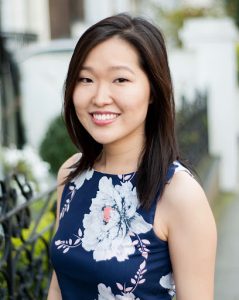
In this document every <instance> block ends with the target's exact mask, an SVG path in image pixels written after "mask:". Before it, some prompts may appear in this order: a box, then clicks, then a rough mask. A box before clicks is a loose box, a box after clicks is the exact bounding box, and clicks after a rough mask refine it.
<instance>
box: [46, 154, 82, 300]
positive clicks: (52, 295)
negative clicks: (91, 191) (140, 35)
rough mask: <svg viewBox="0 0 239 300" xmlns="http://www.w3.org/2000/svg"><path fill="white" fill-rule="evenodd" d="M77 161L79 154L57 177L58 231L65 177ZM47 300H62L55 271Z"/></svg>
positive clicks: (65, 164)
mask: <svg viewBox="0 0 239 300" xmlns="http://www.w3.org/2000/svg"><path fill="white" fill-rule="evenodd" d="M77 159H79V154H78V153H77V154H75V155H73V156H72V157H70V158H69V159H68V160H67V161H66V162H65V163H64V164H63V165H62V166H61V168H60V169H59V172H58V176H57V212H56V226H55V229H56V230H57V228H58V225H59V215H60V202H61V197H62V192H63V189H64V185H62V182H63V181H64V179H65V177H66V176H67V175H68V174H69V172H70V169H68V168H69V167H70V166H71V165H72V164H74V163H75V162H76V161H77ZM47 300H62V296H61V291H60V288H59V284H58V280H57V277H56V273H55V271H53V274H52V278H51V283H50V287H49V291H48V298H47Z"/></svg>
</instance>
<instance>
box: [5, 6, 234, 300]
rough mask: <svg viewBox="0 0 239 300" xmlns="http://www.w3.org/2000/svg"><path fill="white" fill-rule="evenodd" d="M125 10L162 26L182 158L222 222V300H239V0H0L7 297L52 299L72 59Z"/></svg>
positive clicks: (69, 148)
mask: <svg viewBox="0 0 239 300" xmlns="http://www.w3.org/2000/svg"><path fill="white" fill-rule="evenodd" d="M120 12H129V13H131V14H132V15H141V16H144V17H146V18H147V19H149V20H150V21H152V22H154V23H155V24H156V25H157V26H158V27H160V28H161V29H162V31H163V33H164V36H165V39H166V43H167V48H168V55H169V64H170V68H171V74H172V78H173V84H174V91H175V101H176V110H177V134H178V140H179V144H180V147H181V152H182V153H181V154H182V157H183V158H186V159H189V161H190V162H191V163H192V164H193V165H194V167H195V169H196V171H197V173H198V174H199V177H200V181H201V184H202V186H203V188H204V190H205V192H206V194H207V197H208V200H209V202H210V205H211V207H212V209H213V213H214V216H215V219H216V222H217V226H218V253H217V263H216V279H215V287H216V291H215V299H216V300H236V299H239V287H238V278H239V277H238V274H239V238H238V237H239V221H238V220H239V218H238V215H239V193H238V191H239V183H238V179H239V171H238V170H239V118H238V114H239V89H238V83H239V35H238V26H239V0H218V1H216V0H114V1H112V0H99V1H98V0H34V1H33V0H0V179H1V185H0V187H1V189H0V298H1V299H9V298H8V297H10V295H11V297H12V299H44V297H45V296H46V290H47V289H46V287H47V285H48V282H49V281H48V279H49V275H50V272H51V265H50V263H49V259H48V255H49V240H50V238H51V235H52V231H53V224H54V219H55V213H54V211H55V198H56V197H55V193H54V191H55V178H56V173H57V170H58V168H59V166H60V165H61V164H62V162H64V161H65V159H66V158H67V157H69V156H70V155H71V154H73V153H75V152H76V149H75V148H74V146H73V145H72V144H71V142H70V140H69V138H68V136H67V133H66V130H65V128H64V122H63V120H62V117H61V110H62V103H63V84H64V80H65V77H66V72H67V68H68V64H69V61H70V58H71V55H72V52H73V49H74V46H75V44H76V42H77V40H78V39H79V37H80V36H81V34H82V33H83V32H84V30H85V29H86V28H88V27H89V26H90V25H91V24H93V23H95V22H96V21H98V20H100V19H102V18H104V17H107V16H110V15H112V14H116V13H120ZM40 266H41V267H40ZM195 272H196V270H195ZM35 276H37V278H38V281H37V283H36V280H35V278H36V277H35ZM23 278H25V279H23ZM34 282H35V283H34ZM19 295H20V298H17V297H18V296H19ZM14 297H15V298H14ZM21 297H22V298H21ZM24 297H25V298H24Z"/></svg>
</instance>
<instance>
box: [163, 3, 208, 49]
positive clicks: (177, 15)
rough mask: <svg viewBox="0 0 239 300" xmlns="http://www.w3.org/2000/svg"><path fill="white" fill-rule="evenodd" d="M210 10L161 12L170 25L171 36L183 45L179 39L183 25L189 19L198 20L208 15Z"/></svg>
mask: <svg viewBox="0 0 239 300" xmlns="http://www.w3.org/2000/svg"><path fill="white" fill-rule="evenodd" d="M208 13H209V12H208V10H206V9H204V8H192V7H186V8H180V9H177V10H173V11H165V12H164V11H161V14H162V15H163V17H164V18H165V19H166V20H167V23H168V24H169V25H168V26H169V29H168V30H169V34H170V35H171V36H172V38H173V39H174V40H175V41H176V43H177V44H178V45H181V42H180V39H179V35H178V33H179V29H180V28H181V27H182V26H183V23H184V21H185V20H186V19H188V18H197V17H202V16H206V15H208Z"/></svg>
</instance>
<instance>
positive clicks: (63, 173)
mask: <svg viewBox="0 0 239 300" xmlns="http://www.w3.org/2000/svg"><path fill="white" fill-rule="evenodd" d="M81 155H82V154H81V153H75V154H74V155H72V156H71V157H69V158H68V159H67V160H66V161H65V162H64V163H63V164H62V165H61V167H60V168H59V171H58V174H57V183H58V185H61V184H62V182H64V180H65V179H66V177H67V176H68V175H69V173H70V172H71V166H72V165H73V164H75V163H76V162H77V161H78V160H79V159H80V158H81Z"/></svg>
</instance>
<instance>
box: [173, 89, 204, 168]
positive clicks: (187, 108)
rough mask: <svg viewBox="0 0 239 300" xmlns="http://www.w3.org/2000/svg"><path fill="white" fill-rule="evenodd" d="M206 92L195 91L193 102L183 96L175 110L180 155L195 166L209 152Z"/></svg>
mask: <svg viewBox="0 0 239 300" xmlns="http://www.w3.org/2000/svg"><path fill="white" fill-rule="evenodd" d="M207 98H208V96H207V93H206V92H205V93H202V92H199V91H197V92H196V94H195V99H194V101H193V102H189V101H187V100H186V99H185V98H183V101H182V106H181V108H180V110H179V111H178V112H177V137H178V142H179V147H180V152H181V157H182V158H186V159H187V160H189V162H190V163H192V165H193V166H195V167H196V166H197V165H198V164H199V163H200V161H201V160H202V158H203V157H205V156H207V155H208V153H209V149H208V148H209V146H208V116H207Z"/></svg>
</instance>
